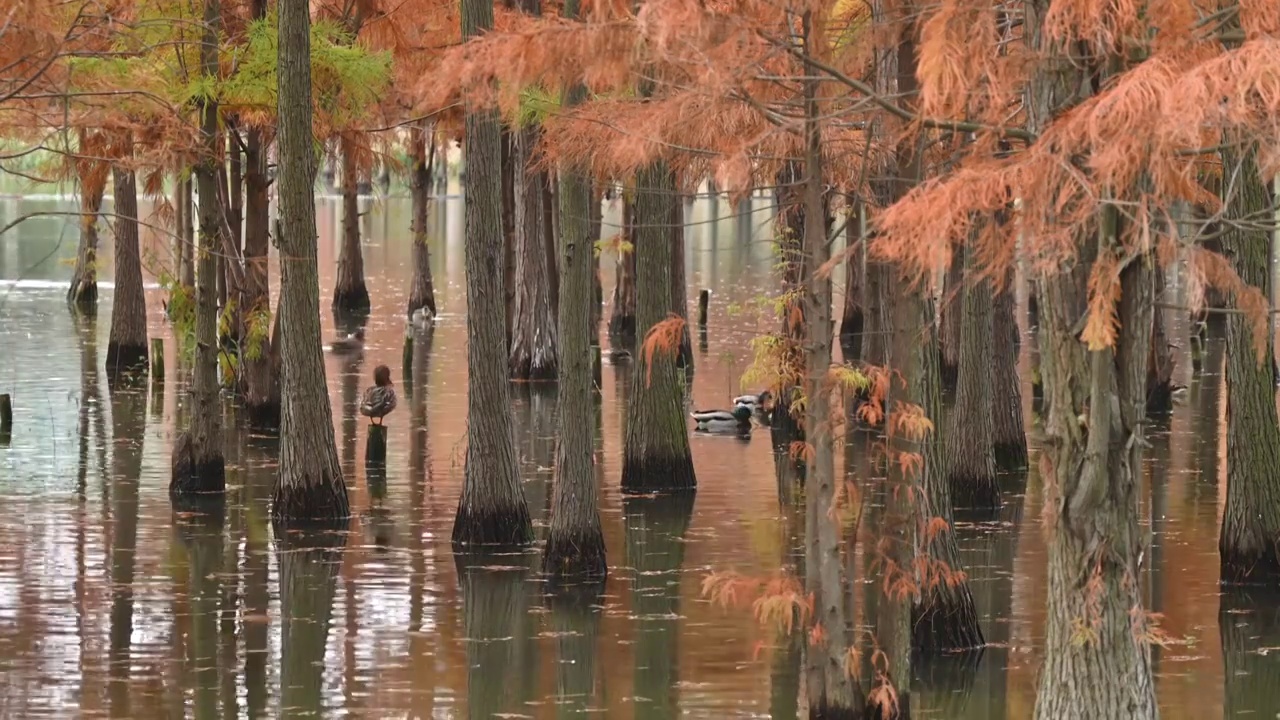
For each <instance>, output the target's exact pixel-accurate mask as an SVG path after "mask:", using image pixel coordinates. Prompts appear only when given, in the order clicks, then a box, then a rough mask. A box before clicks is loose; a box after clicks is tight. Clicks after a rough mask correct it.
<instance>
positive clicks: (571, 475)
mask: <svg viewBox="0 0 1280 720" xmlns="http://www.w3.org/2000/svg"><path fill="white" fill-rule="evenodd" d="M575 9H576V8H575ZM575 14H576V13H575ZM584 95H585V92H583V91H582V88H581V87H578V88H574V89H573V90H572V91H571V93H570V95H569V97H570V100H571V102H575V103H576V102H578V101H580V100H581V98H582V97H583V96H584ZM559 187H560V203H561V205H562V211H561V213H560V231H561V233H562V235H561V238H560V248H561V253H562V256H561V258H560V317H559V319H558V322H559V326H560V350H561V358H560V386H559V399H558V403H557V405H558V407H559V420H558V422H559V432H558V433H557V434H558V435H559V437H560V442H559V454H558V456H557V458H556V471H557V473H558V476H557V478H556V482H555V486H554V487H553V489H552V498H551V505H552V507H551V530H550V533H549V534H548V536H547V546H546V550H545V551H544V553H545V554H544V555H543V558H542V569H543V572H545V573H547V574H548V575H551V576H552V577H553V578H563V577H587V578H592V579H603V578H604V577H605V574H606V573H607V572H608V566H607V565H606V564H605V545H604V534H603V532H602V530H601V528H600V512H599V509H598V508H597V500H596V483H595V469H594V467H593V465H594V461H595V438H594V437H592V433H589V432H586V431H585V430H584V428H588V427H591V425H592V417H591V416H592V414H593V413H594V405H595V402H594V400H593V398H592V391H591V383H592V377H591V373H592V369H591V363H592V353H591V339H592V333H591V289H592V288H591V274H592V273H591V269H592V264H591V258H592V255H593V254H594V243H593V242H592V241H591V237H590V235H589V232H590V222H589V221H588V219H587V218H588V217H589V214H590V207H591V182H590V180H588V179H586V178H584V177H583V176H582V175H581V174H580V173H578V172H575V168H565V170H564V171H563V172H562V173H561V175H560V186H559Z"/></svg>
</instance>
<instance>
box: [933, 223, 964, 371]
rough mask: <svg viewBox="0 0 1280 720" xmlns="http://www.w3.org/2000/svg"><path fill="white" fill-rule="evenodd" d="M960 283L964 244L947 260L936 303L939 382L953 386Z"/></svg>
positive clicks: (957, 367)
mask: <svg viewBox="0 0 1280 720" xmlns="http://www.w3.org/2000/svg"><path fill="white" fill-rule="evenodd" d="M964 295H965V287H964V248H959V247H958V248H955V252H954V253H952V255H951V264H950V265H948V266H947V273H946V275H945V276H944V278H943V282H942V301H941V302H940V303H939V305H938V318H939V321H938V341H939V342H938V344H939V345H940V346H941V347H942V361H941V362H940V363H939V364H938V369H939V370H940V371H941V372H942V386H943V387H944V388H954V387H955V386H956V382H957V380H958V376H959V372H960V343H961V338H960V332H961V325H962V321H961V319H962V318H963V317H964V308H963V307H962V304H963V298H964Z"/></svg>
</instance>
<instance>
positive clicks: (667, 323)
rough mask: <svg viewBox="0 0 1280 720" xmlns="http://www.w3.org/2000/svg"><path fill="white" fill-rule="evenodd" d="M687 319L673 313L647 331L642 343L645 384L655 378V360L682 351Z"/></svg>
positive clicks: (673, 355) (671, 356) (641, 351)
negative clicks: (681, 345) (681, 346)
mask: <svg viewBox="0 0 1280 720" xmlns="http://www.w3.org/2000/svg"><path fill="white" fill-rule="evenodd" d="M684 327H685V319H684V318H682V317H680V316H679V315H676V314H675V313H672V314H670V315H668V316H667V319H666V320H663V321H662V322H659V323H657V324H655V325H654V326H653V327H651V328H649V332H647V333H645V336H644V342H643V343H642V344H641V345H640V353H641V356H642V357H643V358H644V364H645V376H644V381H645V384H648V383H649V382H650V381H651V380H652V378H653V362H654V360H655V359H658V358H660V356H659V353H661V355H665V356H667V357H668V358H674V357H675V356H676V353H678V352H680V342H681V340H682V339H683V338H684Z"/></svg>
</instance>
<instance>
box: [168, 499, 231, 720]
mask: <svg viewBox="0 0 1280 720" xmlns="http://www.w3.org/2000/svg"><path fill="white" fill-rule="evenodd" d="M225 519H226V504H225V501H224V500H223V498H222V497H221V496H218V497H216V498H197V499H195V500H188V501H182V502H179V503H176V504H175V506H174V517H173V527H174V532H175V533H176V534H177V536H178V540H179V541H180V542H181V543H182V547H183V549H184V550H185V551H186V553H187V568H188V576H187V578H188V579H187V594H188V601H187V606H188V608H189V615H190V626H189V632H190V636H189V637H188V640H187V648H186V658H185V661H186V667H187V672H186V677H187V678H188V684H189V685H190V686H191V687H192V688H193V695H194V716H195V718H196V720H212V718H216V717H218V716H219V712H218V692H219V678H218V605H219V594H220V592H221V583H222V582H224V581H225V579H224V578H223V577H222V574H221V573H220V572H219V570H220V565H221V562H222V527H223V522H224V520H225Z"/></svg>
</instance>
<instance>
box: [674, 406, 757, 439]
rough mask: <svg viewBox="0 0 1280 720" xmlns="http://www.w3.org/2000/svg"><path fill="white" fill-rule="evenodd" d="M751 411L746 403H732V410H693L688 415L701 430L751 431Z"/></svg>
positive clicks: (724, 431)
mask: <svg viewBox="0 0 1280 720" xmlns="http://www.w3.org/2000/svg"><path fill="white" fill-rule="evenodd" d="M753 412H754V411H753V410H752V409H751V407H750V406H748V405H734V406H733V410H694V411H693V412H691V413H689V417H691V418H693V419H694V422H696V423H697V424H698V426H697V428H695V429H696V430H700V431H702V432H713V433H744V432H751V416H752V414H753Z"/></svg>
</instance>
